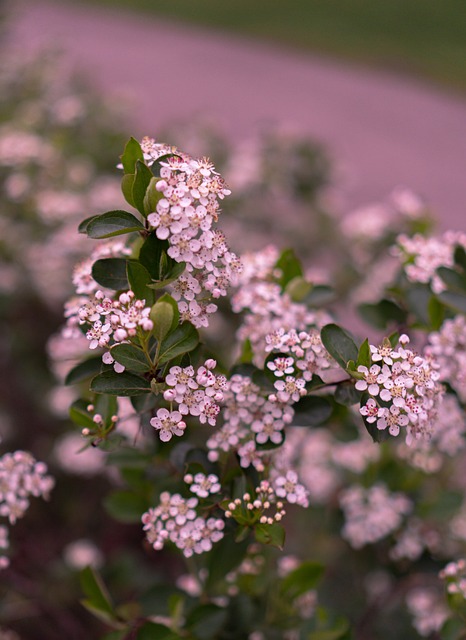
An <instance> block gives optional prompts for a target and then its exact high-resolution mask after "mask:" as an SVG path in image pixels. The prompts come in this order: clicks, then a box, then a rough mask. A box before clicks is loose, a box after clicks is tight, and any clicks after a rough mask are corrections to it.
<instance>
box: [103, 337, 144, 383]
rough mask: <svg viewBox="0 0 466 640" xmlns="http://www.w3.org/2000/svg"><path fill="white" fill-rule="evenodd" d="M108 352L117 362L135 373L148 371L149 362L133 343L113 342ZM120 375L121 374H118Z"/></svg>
mask: <svg viewBox="0 0 466 640" xmlns="http://www.w3.org/2000/svg"><path fill="white" fill-rule="evenodd" d="M110 352H111V354H112V356H113V357H114V358H115V360H116V361H117V362H119V363H120V364H122V365H123V366H124V367H126V369H129V370H130V371H136V372H137V373H145V372H146V371H149V370H150V368H151V365H150V364H149V362H148V360H147V358H146V356H145V355H144V352H143V351H141V349H139V348H138V347H135V346H134V345H133V344H128V343H123V344H115V345H114V346H113V347H112V348H111V349H110ZM118 375H121V374H118Z"/></svg>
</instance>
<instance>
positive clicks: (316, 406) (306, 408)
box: [291, 396, 333, 427]
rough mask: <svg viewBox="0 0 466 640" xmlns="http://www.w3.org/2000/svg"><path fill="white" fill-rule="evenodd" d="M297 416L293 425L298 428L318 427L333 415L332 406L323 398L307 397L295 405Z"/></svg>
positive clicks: (295, 415)
mask: <svg viewBox="0 0 466 640" xmlns="http://www.w3.org/2000/svg"><path fill="white" fill-rule="evenodd" d="M293 408H294V410H295V414H294V417H293V422H292V423H291V424H292V425H294V426H297V427H316V426H317V425H319V424H322V423H324V422H325V421H326V420H328V418H329V417H330V416H331V415H332V411H333V409H332V405H331V404H330V402H329V401H328V400H327V399H326V398H322V397H321V396H306V397H305V398H301V400H299V402H297V403H296V404H295V405H293Z"/></svg>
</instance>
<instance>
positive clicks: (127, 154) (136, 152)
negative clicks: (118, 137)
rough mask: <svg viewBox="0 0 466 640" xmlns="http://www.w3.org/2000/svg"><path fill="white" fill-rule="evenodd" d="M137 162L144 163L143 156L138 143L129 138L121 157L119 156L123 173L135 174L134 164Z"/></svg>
mask: <svg viewBox="0 0 466 640" xmlns="http://www.w3.org/2000/svg"><path fill="white" fill-rule="evenodd" d="M138 160H141V161H144V154H143V152H142V149H141V145H140V144H139V142H138V141H137V140H136V139H135V138H132V137H131V138H130V139H129V140H128V142H127V143H126V145H125V149H124V151H123V155H122V156H121V163H122V165H123V171H124V172H125V173H135V171H136V162H137V161H138Z"/></svg>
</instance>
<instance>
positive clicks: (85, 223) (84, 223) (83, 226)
mask: <svg viewBox="0 0 466 640" xmlns="http://www.w3.org/2000/svg"><path fill="white" fill-rule="evenodd" d="M98 217H99V216H89V218H86V219H85V220H83V221H82V222H81V223H80V224H79V227H78V233H87V227H88V224H89V223H90V222H91V221H92V220H95V218H98Z"/></svg>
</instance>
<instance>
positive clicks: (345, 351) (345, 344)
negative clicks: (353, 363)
mask: <svg viewBox="0 0 466 640" xmlns="http://www.w3.org/2000/svg"><path fill="white" fill-rule="evenodd" d="M321 338H322V342H323V345H324V347H325V348H326V349H327V351H328V352H329V353H330V355H331V356H332V357H333V358H334V359H335V360H336V361H337V362H338V364H339V365H340V367H342V369H345V370H346V366H347V363H348V361H349V360H357V357H358V347H357V346H356V343H355V342H354V340H353V338H352V337H351V336H350V334H349V333H348V332H347V331H345V330H344V329H342V328H341V327H339V326H338V325H337V324H327V325H325V327H323V328H322V331H321Z"/></svg>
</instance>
